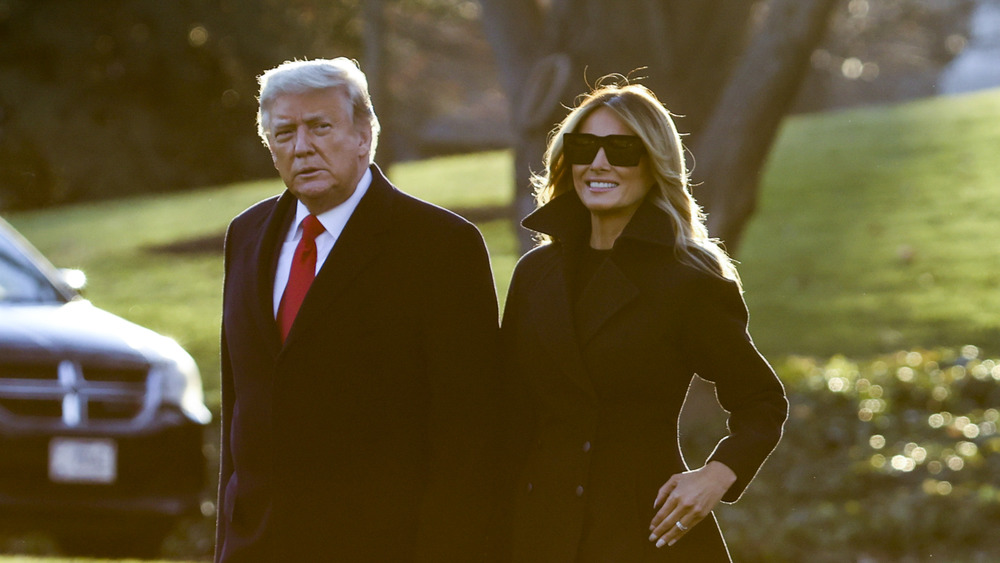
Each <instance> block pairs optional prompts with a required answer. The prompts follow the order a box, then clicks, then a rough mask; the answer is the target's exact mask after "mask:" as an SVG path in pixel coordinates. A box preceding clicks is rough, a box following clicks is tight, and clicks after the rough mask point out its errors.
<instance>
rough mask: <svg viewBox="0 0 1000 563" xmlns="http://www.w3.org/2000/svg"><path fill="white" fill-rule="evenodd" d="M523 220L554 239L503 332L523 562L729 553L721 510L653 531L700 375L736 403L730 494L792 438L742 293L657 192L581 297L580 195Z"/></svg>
mask: <svg viewBox="0 0 1000 563" xmlns="http://www.w3.org/2000/svg"><path fill="white" fill-rule="evenodd" d="M524 225H525V226H526V227H528V228H530V229H533V230H535V231H539V232H542V233H546V234H548V235H550V236H551V237H553V238H554V240H553V242H551V243H547V244H542V245H541V246H539V247H537V248H535V249H533V250H532V251H531V252H529V253H527V254H526V255H525V256H523V257H522V258H521V260H520V261H519V262H518V264H517V267H516V268H515V272H514V276H513V279H512V282H511V287H510V290H509V293H508V297H507V302H506V305H505V309H504V319H503V324H502V329H501V332H502V334H503V342H504V347H505V354H506V356H507V358H508V359H509V361H508V367H507V371H508V375H507V377H508V383H509V384H510V385H511V386H512V389H510V390H508V396H509V397H510V401H509V402H510V404H511V407H510V422H509V423H508V424H509V428H510V429H511V431H510V435H508V443H509V444H511V446H510V447H511V454H510V457H511V459H512V460H513V462H514V465H515V466H516V467H515V469H514V474H516V478H515V479H516V483H515V484H514V485H513V488H514V493H513V495H514V498H513V501H512V502H513V509H512V510H513V515H512V518H511V522H512V524H511V526H512V528H513V530H512V536H511V541H510V549H511V550H512V553H511V554H510V560H511V561H514V562H517V563H532V562H538V563H583V562H588V563H589V562H594V563H596V562H616V563H637V562H649V563H652V562H667V561H670V562H689V561H690V562H697V563H711V562H719V561H729V554H728V552H727V549H726V546H725V542H724V540H723V538H722V535H721V533H720V530H719V527H718V525H717V523H716V521H715V518H714V516H711V517H707V518H705V519H704V520H703V521H702V522H701V523H700V524H698V525H697V526H695V527H694V528H692V529H691V531H690V532H688V533H687V534H686V535H685V536H684V537H683V538H682V539H681V540H680V541H678V542H677V543H676V544H675V545H674V546H673V547H667V546H664V547H662V548H659V549H658V548H656V547H655V546H654V545H653V544H652V543H650V542H649V540H648V538H649V523H650V521H651V520H652V518H653V515H654V514H655V511H654V509H653V501H654V499H655V498H656V494H657V490H658V489H659V487H660V486H662V485H663V484H664V483H666V481H667V480H668V479H669V478H670V476H671V475H673V474H675V473H680V472H683V471H685V470H687V469H688V468H687V467H686V466H685V463H684V460H683V458H682V456H681V452H680V450H679V446H678V435H677V432H678V429H677V422H678V415H679V412H680V410H681V406H682V404H683V402H684V398H685V396H686V393H687V389H688V386H689V385H690V383H691V379H692V377H693V376H694V375H695V374H697V375H699V376H701V377H702V378H705V379H707V380H710V381H713V382H714V383H715V384H716V389H717V393H718V398H719V401H720V403H721V405H722V406H723V407H724V408H725V409H726V410H727V411H728V412H729V430H730V432H729V434H728V436H726V437H725V438H723V439H722V440H721V441H720V442H719V444H718V445H717V447H716V448H715V451H714V452H713V453H712V454H711V456H710V458H709V460H708V461H711V460H717V461H720V462H722V463H724V464H726V465H727V466H728V467H730V468H731V469H732V470H733V471H734V472H735V473H736V476H737V480H736V482H735V483H734V484H733V485H732V487H731V488H730V489H729V491H728V492H727V493H726V495H725V497H724V498H723V500H724V501H726V502H733V501H735V500H736V499H737V498H738V497H739V496H740V495H741V493H742V492H743V490H744V489H745V488H746V486H747V485H748V484H749V483H750V481H751V479H752V478H753V477H754V475H755V474H756V472H757V470H758V469H759V467H760V466H761V464H762V463H763V462H764V460H765V458H766V457H767V456H768V455H769V454H770V452H771V451H772V450H773V448H774V447H775V445H776V444H777V442H778V440H779V438H780V436H781V432H782V426H783V424H784V421H785V419H786V416H787V408H788V405H787V401H786V398H785V394H784V390H783V387H782V385H781V383H780V382H779V380H778V379H777V377H776V376H775V374H774V372H773V370H772V369H771V367H770V366H769V365H768V363H767V362H766V361H765V360H764V358H763V357H761V355H760V354H759V353H758V352H757V350H756V348H755V347H754V344H753V342H752V341H751V339H750V336H749V334H748V333H747V310H746V306H745V304H744V302H743V299H742V296H741V294H740V291H739V289H738V287H737V286H736V284H735V283H733V282H731V281H728V280H724V279H722V278H719V277H717V276H713V275H710V274H708V273H705V272H703V271H700V270H696V269H694V268H692V267H690V266H687V265H684V264H682V263H680V262H679V261H678V260H677V259H676V258H675V256H674V238H673V230H672V228H671V226H670V222H669V219H668V216H667V215H666V213H665V212H664V211H662V210H660V209H659V208H657V207H656V206H654V205H653V204H651V203H650V202H648V201H646V202H644V203H643V204H642V205H641V207H640V208H639V209H638V210H637V211H636V213H635V215H634V216H633V217H632V219H631V221H630V222H629V224H628V225H627V227H626V228H625V230H624V231H623V233H622V234H621V236H620V237H619V238H618V240H617V241H616V243H615V246H614V248H613V250H612V251H611V253H610V256H609V258H608V259H607V260H606V261H605V262H604V263H603V264H602V266H600V267H599V268H598V269H597V270H596V272H595V273H594V274H593V277H592V278H591V279H590V280H589V283H586V284H585V285H584V286H583V287H582V289H581V290H580V291H579V297H578V299H577V300H576V302H575V303H574V302H573V300H572V299H571V297H570V295H571V293H570V292H569V291H568V290H567V268H568V267H570V266H571V265H572V263H573V260H574V256H575V249H577V248H580V247H582V246H583V245H586V244H588V240H589V234H590V222H589V212H588V211H587V210H586V208H585V207H584V206H583V205H582V203H580V200H579V198H578V197H577V196H576V194H575V193H574V192H569V193H567V194H564V195H562V196H559V197H557V198H555V199H554V200H553V201H551V202H550V203H549V204H547V205H545V206H543V207H542V208H540V209H539V210H537V211H536V212H535V213H533V214H532V215H529V216H528V217H527V218H526V219H525V220H524ZM518 421H526V422H524V423H519V422H518Z"/></svg>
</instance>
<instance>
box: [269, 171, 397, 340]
mask: <svg viewBox="0 0 1000 563" xmlns="http://www.w3.org/2000/svg"><path fill="white" fill-rule="evenodd" d="M394 193H395V188H394V187H392V185H391V184H390V183H389V181H388V180H387V179H386V178H385V176H383V175H382V173H381V172H380V171H379V170H378V168H377V167H375V166H373V167H372V183H371V186H369V188H368V192H367V193H365V196H364V197H363V198H362V199H361V201H360V202H359V203H358V207H357V208H356V209H355V210H354V213H352V214H351V218H350V219H349V220H348V221H347V225H346V226H345V227H344V231H343V232H342V233H341V234H340V238H338V239H337V243H336V244H335V245H334V246H333V249H332V250H331V251H330V255H329V256H328V257H327V259H326V262H324V263H323V267H322V268H321V269H320V271H319V273H318V274H317V275H316V279H315V280H313V283H312V286H311V287H310V288H309V292H308V293H307V294H306V298H305V301H303V302H302V308H301V309H299V314H298V316H297V317H296V319H295V322H294V324H293V325H292V329H291V332H289V334H288V339H287V340H286V341H285V345H286V347H287V345H288V344H290V343H292V342H294V341H295V339H296V335H297V334H299V333H302V331H304V330H307V328H303V327H309V326H310V325H313V324H315V323H320V322H322V321H323V319H324V316H323V312H324V311H326V310H327V309H328V308H329V307H330V306H331V305H332V304H333V303H334V302H335V301H336V300H337V299H339V298H342V297H343V296H344V295H347V294H348V293H349V292H348V291H347V286H348V285H349V284H350V283H351V282H352V281H353V280H354V279H355V278H357V276H358V275H359V274H360V273H361V272H362V271H363V270H364V268H365V266H367V265H368V264H369V263H370V262H371V261H372V260H373V259H374V258H375V257H376V256H378V255H379V254H380V253H381V248H382V245H383V243H384V241H383V238H382V236H381V234H382V233H383V232H384V231H385V230H386V229H388V227H389V226H390V224H391V220H390V216H391V210H392V201H393V197H394Z"/></svg>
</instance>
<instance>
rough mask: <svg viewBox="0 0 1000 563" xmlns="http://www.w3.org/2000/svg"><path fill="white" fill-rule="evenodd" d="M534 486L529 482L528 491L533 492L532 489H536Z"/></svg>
mask: <svg viewBox="0 0 1000 563" xmlns="http://www.w3.org/2000/svg"><path fill="white" fill-rule="evenodd" d="M534 488H535V487H534V486H533V485H532V484H531V483H528V492H529V493H530V492H531V489H534Z"/></svg>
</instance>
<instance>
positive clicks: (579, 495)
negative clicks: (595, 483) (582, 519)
mask: <svg viewBox="0 0 1000 563" xmlns="http://www.w3.org/2000/svg"><path fill="white" fill-rule="evenodd" d="M576 496H578V497H582V496H583V485H580V486H579V487H577V488H576Z"/></svg>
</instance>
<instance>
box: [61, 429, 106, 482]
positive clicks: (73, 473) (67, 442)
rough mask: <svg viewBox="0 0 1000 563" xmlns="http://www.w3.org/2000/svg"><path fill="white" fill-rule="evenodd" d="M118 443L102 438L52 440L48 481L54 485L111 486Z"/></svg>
mask: <svg viewBox="0 0 1000 563" xmlns="http://www.w3.org/2000/svg"><path fill="white" fill-rule="evenodd" d="M117 478H118V444H117V443H115V441H114V440H109V439H105V438H53V439H52V440H51V441H50V442H49V479H51V480H52V481H55V482H57V483H114V482H115V479H117Z"/></svg>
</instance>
